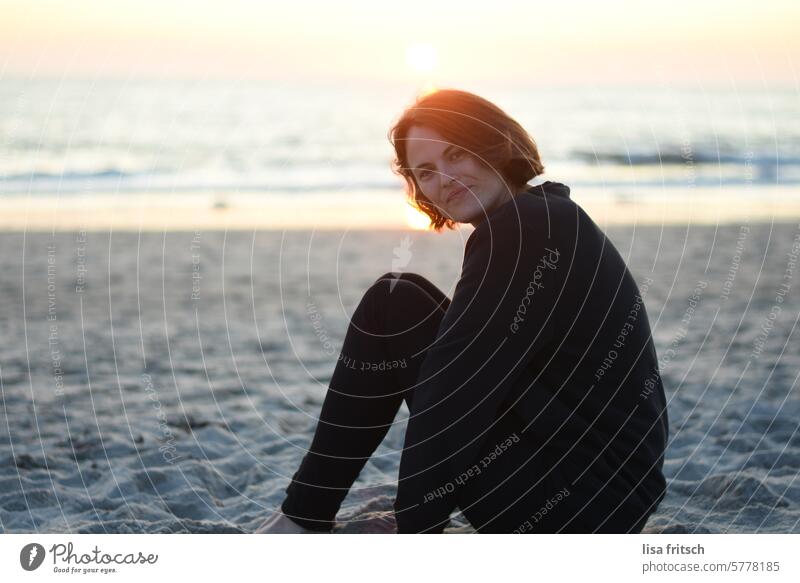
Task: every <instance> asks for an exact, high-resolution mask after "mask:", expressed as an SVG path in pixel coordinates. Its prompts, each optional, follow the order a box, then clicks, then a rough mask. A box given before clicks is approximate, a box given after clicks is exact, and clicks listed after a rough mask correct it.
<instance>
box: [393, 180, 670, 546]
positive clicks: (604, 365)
mask: <svg viewBox="0 0 800 583" xmlns="http://www.w3.org/2000/svg"><path fill="white" fill-rule="evenodd" d="M644 283H645V284H649V280H645V282H644ZM643 289H644V285H643ZM509 407H513V408H514V409H515V411H516V413H517V414H518V415H519V416H520V417H522V418H523V420H524V422H525V424H526V425H528V426H529V428H528V429H527V430H526V431H525V433H526V434H527V435H530V436H531V437H533V438H534V440H535V442H538V443H540V444H543V445H544V447H545V448H547V449H548V450H549V452H550V453H552V454H554V456H558V457H563V456H568V457H569V458H570V459H571V460H574V461H577V463H578V464H583V467H586V466H588V465H590V464H593V465H594V468H593V471H595V472H600V474H601V475H606V474H607V475H608V476H609V495H614V496H619V498H620V499H621V498H624V497H625V496H628V497H630V496H634V497H636V498H637V499H638V500H637V501H638V502H640V503H641V506H642V507H643V508H645V507H647V508H651V509H653V508H655V507H656V506H657V504H658V502H660V500H661V499H662V498H663V496H664V492H665V489H666V482H665V480H664V477H663V474H662V472H661V469H662V465H663V455H664V449H665V447H666V442H667V436H668V427H667V411H666V401H665V398H664V390H663V385H662V383H661V378H660V375H659V372H658V360H657V356H656V351H655V347H654V345H653V342H652V337H651V330H650V324H649V321H648V318H647V313H646V310H645V307H644V303H643V299H642V297H641V294H640V290H639V287H638V286H637V284H636V282H635V281H634V279H633V277H632V275H631V273H630V272H629V271H628V269H627V267H626V265H625V262H624V260H623V259H622V257H621V256H620V254H619V252H618V251H617V249H616V248H615V247H614V246H613V245H612V244H611V241H610V240H609V239H607V238H606V236H605V234H604V233H603V232H602V231H601V230H600V228H599V227H598V226H597V225H596V224H595V223H594V222H593V221H592V219H591V218H589V216H588V215H587V214H586V213H585V212H584V211H583V209H582V208H581V207H580V206H578V205H577V204H576V203H575V202H573V201H572V200H571V199H570V198H569V188H567V187H566V186H564V185H563V184H558V183H554V182H545V183H544V184H542V185H540V186H535V187H530V188H529V189H528V190H527V191H525V192H523V193H521V194H519V195H518V196H516V197H515V198H514V199H512V200H511V201H509V202H507V203H505V204H503V205H502V206H500V207H497V208H496V209H494V210H493V211H492V212H491V213H490V214H489V216H488V217H487V218H486V219H485V220H484V222H482V223H481V224H479V225H478V227H477V228H476V229H475V230H474V231H473V232H472V233H471V234H470V236H469V238H468V240H467V243H466V246H465V251H464V262H463V268H462V272H461V277H460V279H459V281H458V283H457V285H456V288H455V292H454V294H453V298H452V302H451V304H450V307H449V308H448V310H447V313H446V314H445V316H444V318H443V321H442V323H441V326H440V328H439V332H438V334H437V338H436V341H435V342H434V343H433V344H432V345H431V346H430V348H429V349H428V353H427V356H426V359H425V361H424V363H423V365H422V368H421V372H420V376H419V381H418V384H417V386H416V387H415V389H414V399H413V404H412V407H411V411H410V417H409V422H408V428H407V432H406V438H405V445H404V449H403V454H402V458H401V461H400V475H399V482H398V491H397V499H396V500H395V505H394V508H395V516H396V519H397V525H398V532H441V531H442V530H443V529H444V527H445V526H446V525H447V521H448V518H449V516H450V513H451V512H452V510H453V509H454V508H455V507H456V505H457V499H456V494H455V493H446V494H445V495H442V496H437V497H432V496H431V495H430V494H431V493H432V492H436V491H438V492H439V493H440V494H441V493H442V489H441V486H442V485H444V484H447V483H448V482H449V483H453V480H454V479H455V478H456V477H457V476H459V475H461V474H462V472H464V471H465V470H467V469H468V468H470V467H472V466H473V464H475V463H476V461H477V459H478V454H479V453H480V452H481V451H482V450H481V448H482V447H483V445H485V443H484V442H485V438H486V436H487V434H488V432H489V430H490V428H491V426H492V424H493V423H494V422H495V420H496V419H497V418H498V417H499V416H500V415H501V414H503V413H504V412H505V411H506V410H507V409H508V408H509ZM615 490H616V491H615Z"/></svg>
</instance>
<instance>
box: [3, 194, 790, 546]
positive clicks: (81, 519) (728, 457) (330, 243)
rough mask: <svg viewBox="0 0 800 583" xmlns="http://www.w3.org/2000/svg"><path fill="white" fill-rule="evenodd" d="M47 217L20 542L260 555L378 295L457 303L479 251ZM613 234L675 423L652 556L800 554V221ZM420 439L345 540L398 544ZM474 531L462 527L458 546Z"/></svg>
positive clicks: (387, 444) (18, 258) (7, 492)
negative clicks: (367, 308) (399, 498)
mask: <svg viewBox="0 0 800 583" xmlns="http://www.w3.org/2000/svg"><path fill="white" fill-rule="evenodd" d="M17 202H20V201H17ZM7 204H11V203H7ZM87 208H95V209H96V208H97V206H96V205H95V206H94V207H92V206H89V207H87ZM232 208H234V209H235V206H234V207H232ZM18 210H20V209H18ZM22 210H23V211H24V209H22ZM20 212H22V211H20ZM45 212H49V213H50V214H49V215H48V216H47V217H45V218H43V219H41V221H42V222H41V223H39V224H38V227H37V226H36V225H31V224H30V223H24V222H22V223H20V224H18V225H17V226H16V229H15V227H14V225H12V224H11V220H10V219H4V220H5V225H4V227H5V229H6V230H5V231H4V232H0V249H2V253H0V270H2V273H3V277H2V279H0V286H2V292H3V293H2V295H0V319H2V324H3V330H4V341H3V342H2V344H0V381H2V383H1V384H0V388H1V389H2V399H3V408H4V412H5V421H6V422H5V423H2V424H0V468H2V469H1V470H0V472H1V473H0V530H2V531H3V532H8V533H24V532H40V533H87V532H91V533H106V532H108V533H174V532H193V533H194V532H199V533H223V532H231V533H234V532H252V531H253V530H254V529H255V528H256V527H257V526H258V525H259V524H260V523H261V522H262V521H263V520H264V519H265V518H266V517H267V516H269V514H270V513H271V512H272V511H273V510H275V509H276V507H277V506H278V505H279V504H280V503H281V501H282V500H283V495H284V488H285V487H286V486H287V484H288V483H289V479H290V478H291V476H292V474H293V473H294V471H295V470H296V469H297V466H298V464H299V462H300V460H301V458H302V456H303V454H304V451H305V450H306V448H307V447H308V445H309V444H310V440H311V438H312V435H313V430H314V428H315V425H316V418H317V415H318V413H319V410H320V407H321V404H322V400H323V398H324V395H325V391H326V388H327V382H328V381H329V380H330V377H331V373H332V371H333V367H334V365H335V363H336V360H337V355H338V351H339V349H340V348H341V343H342V340H343V338H344V334H345V332H346V329H347V324H348V321H349V317H350V315H351V314H352V312H353V310H354V309H355V307H356V305H357V304H358V301H359V300H360V297H361V294H363V293H364V291H365V290H366V289H367V288H368V287H369V286H370V284H371V283H372V282H373V281H374V280H375V279H376V278H377V277H378V276H380V275H381V274H383V273H386V272H387V271H414V272H417V273H420V274H422V275H424V276H425V277H427V278H428V279H430V280H431V281H433V282H434V283H436V284H437V285H439V286H440V288H441V289H442V290H443V291H445V293H447V294H448V295H449V296H452V293H453V288H454V286H455V284H456V282H457V280H458V276H459V272H460V267H461V260H462V256H463V246H464V242H465V240H466V237H467V236H468V234H469V232H468V231H466V230H459V231H454V232H449V233H445V234H441V235H437V234H435V233H431V232H424V231H413V230H405V229H402V230H401V229H391V228H387V229H384V230H376V229H366V228H363V227H364V225H361V224H356V225H355V226H358V227H359V228H355V226H354V228H342V227H341V226H340V227H339V228H338V229H337V228H335V222H334V221H332V222H331V224H330V225H329V226H328V227H327V228H319V229H309V228H303V224H302V222H301V221H300V222H298V224H297V228H294V229H285V230H284V229H267V228H265V227H263V225H259V224H257V222H256V224H253V223H252V222H251V223H244V224H241V225H239V228H230V229H228V230H226V228H225V227H220V225H219V222H217V223H213V222H211V223H208V224H205V223H200V224H195V225H192V224H191V223H181V222H180V220H179V217H178V216H177V215H175V214H173V215H171V216H170V215H168V214H165V213H166V211H163V213H162V214H159V213H155V214H156V215H157V216H156V217H155V218H156V219H157V220H153V217H152V216H150V220H149V221H147V224H148V225H151V226H150V227H148V228H139V227H140V224H137V223H136V221H139V220H140V217H141V215H138V214H137V213H136V212H133V211H130V209H129V212H127V213H125V212H122V213H118V214H117V215H116V216H118V217H120V220H121V223H120V224H119V225H117V226H116V228H112V227H113V226H114V224H113V222H112V223H111V224H110V223H109V222H108V220H107V218H108V217H106V221H105V222H103V221H100V220H98V222H97V224H96V225H95V226H94V228H92V225H91V224H89V221H88V219H87V215H86V214H82V215H80V214H77V215H76V216H75V217H73V219H74V221H75V222H69V221H66V222H64V223H63V224H60V225H59V226H58V227H56V225H55V224H53V220H54V219H53V217H55V216H57V215H58V212H57V211H55V210H54V209H53V207H52V206H50V207H45V210H43V211H42V213H45ZM76 212H77V211H76ZM114 212H117V211H114ZM209 212H212V213H213V212H216V213H219V212H226V211H225V210H224V209H222V210H220V209H217V210H212V211H209ZM234 212H238V211H235V210H234ZM594 212H597V213H599V211H594ZM718 212H724V209H723V210H721V211H719V210H718ZM33 214H35V213H33ZM245 214H247V213H245ZM612 214H613V213H612ZM662 214H663V213H662ZM19 216H22V217H23V218H21V219H20V221H23V219H24V216H25V215H24V213H23V214H22V215H19ZM30 216H32V215H28V217H29V218H30ZM42 216H44V215H42ZM592 216H595V217H596V220H597V221H598V222H599V223H601V224H602V225H603V226H604V227H605V228H606V230H607V232H608V234H609V237H610V239H611V240H612V241H613V243H614V245H615V246H616V247H617V249H618V250H619V251H620V253H621V254H622V256H623V257H624V258H625V259H626V261H627V262H628V264H629V266H630V269H631V271H632V273H633V274H634V277H635V279H636V281H637V282H638V283H639V286H640V288H642V289H643V296H644V302H645V305H646V308H647V311H648V316H649V318H650V324H651V327H652V329H653V334H654V338H655V343H656V348H657V351H658V356H659V359H660V367H661V372H662V376H663V379H664V385H665V390H666V396H667V399H668V402H669V405H668V411H669V422H670V441H669V446H668V450H667V453H666V461H665V464H664V472H665V475H666V477H667V480H668V493H667V496H666V498H665V499H664V501H663V502H662V504H661V506H660V507H659V509H658V510H657V512H656V513H654V514H653V515H652V516H651V517H650V520H649V522H648V524H647V526H646V528H645V532H649V533H676V532H694V533H706V532H710V533H722V532H740V533H755V532H775V533H787V532H793V533H797V532H800V483H799V482H798V480H797V476H798V472H800V434H798V429H799V428H800V423H799V422H798V420H799V419H800V399H798V395H799V393H798V386H797V380H798V371H800V350H798V348H800V341H799V340H798V335H797V332H796V326H797V321H798V317H799V316H800V282H798V281H797V277H798V275H800V271H798V269H799V268H798V266H797V255H798V252H800V222H798V221H797V220H792V219H791V218H786V217H791V216H800V214H794V215H793V214H790V213H783V214H782V215H778V214H772V215H769V216H783V217H784V218H782V219H781V221H775V220H773V219H771V218H768V217H766V216H761V215H759V214H758V213H752V214H751V213H749V212H747V211H740V214H739V215H736V216H735V217H733V218H731V217H729V218H728V220H726V221H716V220H709V221H701V220H697V222H696V223H693V222H690V223H680V221H678V220H677V219H676V220H675V221H673V222H668V223H667V224H664V221H663V220H662V221H655V220H651V221H647V220H642V221H641V222H630V221H629V222H627V223H624V222H620V223H619V224H617V223H615V222H614V221H613V220H606V219H607V217H603V216H600V215H599V214H593V215H592ZM48 217H49V218H48ZM170 218H174V219H175V223H170V225H169V227H170V228H165V225H164V224H163V222H168V221H169V219H170ZM48 220H49V221H50V222H47V221H48ZM55 220H56V221H57V219H55ZM159 221H162V222H161V223H159ZM366 222H368V221H365V223H366ZM153 224H155V227H152V225H153ZM25 225H27V226H28V227H29V228H25ZM180 225H185V226H186V227H187V229H186V230H176V227H177V226H180ZM340 225H341V223H340ZM188 227H191V228H188ZM212 227H213V228H212ZM322 227H325V225H322ZM645 290H646V291H645ZM407 415H408V411H407V409H406V407H405V405H404V406H403V408H402V409H401V411H400V413H399V414H398V417H397V419H396V422H395V424H394V425H393V426H392V428H391V429H390V431H389V433H388V435H387V437H386V439H385V440H384V442H383V443H382V444H381V446H380V447H379V448H378V450H377V451H376V453H375V455H374V456H373V457H372V459H371V460H370V461H369V462H368V463H367V465H366V467H365V468H364V470H363V472H362V473H361V475H360V476H359V479H358V481H357V482H356V484H355V485H354V487H353V488H352V490H351V491H350V493H349V495H348V497H347V499H346V500H345V502H344V504H343V506H342V509H341V510H340V512H339V515H338V517H337V518H338V525H337V528H336V532H342V533H348V532H391V531H392V529H393V518H392V517H391V510H392V501H393V499H394V494H395V492H396V479H397V471H398V466H399V460H400V451H401V448H402V444H403V437H404V432H405V425H406V421H405V420H406V418H407ZM470 531H471V528H470V526H469V524H468V523H467V522H466V521H465V520H464V519H463V517H462V516H461V514H460V512H458V511H457V512H456V513H455V514H454V515H453V519H452V524H451V526H450V527H449V528H448V529H447V531H446V532H448V533H462V532H470Z"/></svg>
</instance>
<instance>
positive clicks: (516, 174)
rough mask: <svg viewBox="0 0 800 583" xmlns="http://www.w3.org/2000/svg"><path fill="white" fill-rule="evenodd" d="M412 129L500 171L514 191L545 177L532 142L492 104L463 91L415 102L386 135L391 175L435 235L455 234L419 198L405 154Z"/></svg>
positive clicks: (452, 223)
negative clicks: (403, 182)
mask: <svg viewBox="0 0 800 583" xmlns="http://www.w3.org/2000/svg"><path fill="white" fill-rule="evenodd" d="M412 126H426V127H428V128H430V129H433V130H435V131H437V132H438V133H439V134H441V135H442V137H444V139H445V140H447V142H448V143H450V144H454V145H456V146H458V147H460V148H462V149H463V150H465V151H466V152H467V153H469V154H471V155H472V156H475V157H477V158H478V160H480V161H482V162H483V163H484V164H488V165H489V166H491V167H492V168H493V169H494V170H496V171H498V172H499V173H500V175H501V176H502V177H503V178H504V179H505V181H506V183H508V184H509V185H510V186H512V187H515V188H517V187H521V186H523V185H525V184H526V183H527V182H528V181H529V180H530V179H531V178H533V177H534V176H538V175H539V174H542V173H543V172H544V165H543V164H542V162H541V160H540V159H539V150H538V149H537V148H536V142H534V141H533V138H531V137H530V136H529V135H528V133H527V132H526V131H525V130H524V129H523V128H522V126H521V125H519V123H517V122H516V121H514V120H513V119H512V118H511V117H509V116H508V114H507V113H506V112H504V111H503V110H502V109H500V108H499V107H497V106H496V105H495V104H493V103H491V102H490V101H487V100H486V99H484V98H482V97H478V96H477V95H475V94H473V93H469V92H467V91H459V90H457V89H440V90H438V91H435V92H433V93H429V94H427V95H422V96H420V97H417V99H416V100H415V102H414V104H413V105H411V106H409V107H408V108H407V109H406V110H405V111H404V112H403V113H402V115H401V116H400V119H399V120H398V121H397V123H395V124H394V127H392V129H391V130H390V131H389V141H390V142H391V143H392V145H393V146H394V151H395V159H394V160H393V161H392V171H393V172H394V173H395V174H399V175H400V176H402V177H403V178H405V180H406V186H407V194H408V197H409V201H410V203H411V204H412V205H413V206H414V207H416V208H417V209H419V210H420V211H422V212H424V213H425V214H426V215H428V217H430V220H431V226H432V227H433V228H434V230H436V231H441V229H442V227H447V228H448V229H455V221H453V220H452V219H449V218H447V217H445V216H444V215H443V214H442V213H440V212H439V210H438V209H437V208H436V207H435V206H434V205H433V204H432V203H431V201H430V200H428V198H427V197H426V196H425V195H424V194H423V193H422V189H421V188H420V187H419V184H417V180H416V178H415V177H414V174H413V172H412V171H411V168H410V165H409V163H408V155H407V149H406V143H407V136H408V132H409V130H410V129H411V127H412Z"/></svg>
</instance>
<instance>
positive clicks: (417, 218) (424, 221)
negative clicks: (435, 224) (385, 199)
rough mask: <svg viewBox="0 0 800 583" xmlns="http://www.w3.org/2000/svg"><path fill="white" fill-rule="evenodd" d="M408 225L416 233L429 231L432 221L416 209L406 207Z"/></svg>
mask: <svg viewBox="0 0 800 583" xmlns="http://www.w3.org/2000/svg"><path fill="white" fill-rule="evenodd" d="M406 224H407V225H408V226H409V227H410V228H412V229H414V230H415V231H427V230H428V229H429V228H430V226H431V219H430V218H429V217H428V215H426V214H425V213H423V212H422V211H418V210H417V209H415V208H414V207H411V206H408V207H406Z"/></svg>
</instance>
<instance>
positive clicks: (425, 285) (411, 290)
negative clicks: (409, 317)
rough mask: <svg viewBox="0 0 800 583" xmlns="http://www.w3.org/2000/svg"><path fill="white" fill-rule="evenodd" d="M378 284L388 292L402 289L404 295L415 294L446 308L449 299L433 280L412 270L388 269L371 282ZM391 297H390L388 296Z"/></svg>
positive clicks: (374, 284)
mask: <svg viewBox="0 0 800 583" xmlns="http://www.w3.org/2000/svg"><path fill="white" fill-rule="evenodd" d="M374 286H378V287H380V288H381V289H383V290H387V289H388V292H389V294H392V293H394V291H395V290H397V289H398V288H399V289H401V290H402V294H401V295H404V296H408V295H412V296H414V295H417V296H419V297H420V298H422V299H423V300H429V301H431V302H432V303H433V304H435V305H440V304H442V305H443V306H444V309H447V304H448V303H449V299H448V298H447V296H446V295H445V294H444V292H442V291H441V290H440V289H439V288H438V287H437V286H436V285H435V284H434V283H433V282H431V281H430V280H429V279H427V278H425V277H424V276H422V275H420V274H418V273H414V272H408V271H403V272H397V271H389V272H387V273H384V274H383V275H381V276H380V277H379V278H378V279H376V280H375V282H374V283H373V287H374ZM390 299H391V297H390Z"/></svg>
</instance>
